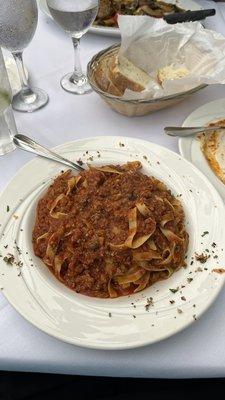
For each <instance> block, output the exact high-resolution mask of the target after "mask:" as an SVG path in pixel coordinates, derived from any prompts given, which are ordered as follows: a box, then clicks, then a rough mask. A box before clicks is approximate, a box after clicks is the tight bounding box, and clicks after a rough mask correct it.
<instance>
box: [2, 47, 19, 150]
mask: <svg viewBox="0 0 225 400" xmlns="http://www.w3.org/2000/svg"><path fill="white" fill-rule="evenodd" d="M11 101H12V92H11V87H10V84H9V79H8V75H7V71H6V68H5V63H4V59H3V55H2V51H1V47H0V155H4V154H7V153H9V152H10V151H12V150H14V149H15V145H14V143H13V136H14V135H15V134H16V133H17V129H16V123H15V119H14V116H13V111H12V107H11Z"/></svg>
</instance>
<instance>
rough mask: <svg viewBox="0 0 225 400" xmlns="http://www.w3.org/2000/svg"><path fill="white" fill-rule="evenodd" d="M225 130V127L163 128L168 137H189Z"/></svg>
mask: <svg viewBox="0 0 225 400" xmlns="http://www.w3.org/2000/svg"><path fill="white" fill-rule="evenodd" d="M220 129H221V130H225V126H195V127H192V126H190V127H189V126H188V127H179V126H166V127H165V128H164V132H165V133H166V134H167V135H170V136H180V137H185V136H191V135H196V134H197V133H203V132H205V133H207V132H212V131H215V130H220Z"/></svg>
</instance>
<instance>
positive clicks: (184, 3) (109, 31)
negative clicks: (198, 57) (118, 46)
mask: <svg viewBox="0 0 225 400" xmlns="http://www.w3.org/2000/svg"><path fill="white" fill-rule="evenodd" d="M163 1H164V2H165V3H172V4H176V5H177V6H178V7H181V8H183V9H184V10H190V11H197V10H202V9H203V7H201V6H200V5H199V4H197V3H196V2H195V1H194V0H163ZM38 4H39V7H40V10H41V11H42V12H43V13H44V14H46V15H47V16H48V17H49V18H51V19H52V16H51V14H50V12H49V9H48V6H47V2H46V0H38ZM89 32H92V33H96V34H98V35H103V36H105V35H107V36H116V37H118V36H120V31H119V28H111V27H104V26H92V27H91V28H90V29H89Z"/></svg>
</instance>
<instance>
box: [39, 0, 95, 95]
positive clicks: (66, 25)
mask: <svg viewBox="0 0 225 400" xmlns="http://www.w3.org/2000/svg"><path fill="white" fill-rule="evenodd" d="M47 4H48V8H49V11H50V13H51V15H52V17H53V18H54V20H55V21H56V22H57V23H58V25H60V27H61V28H62V29H64V30H65V31H66V32H67V33H68V34H69V35H70V37H71V39H72V42H73V47H74V53H75V64H74V71H73V72H72V73H69V74H67V75H65V76H64V77H63V78H62V79H61V86H62V88H63V89H65V90H66V91H68V92H71V93H74V94H85V93H89V92H91V91H92V89H91V86H90V85H89V83H88V79H87V77H86V75H85V74H84V73H83V72H82V69H81V63H80V57H79V43H80V39H81V37H82V36H83V35H84V34H85V33H86V32H87V30H88V28H89V27H90V25H91V24H92V23H93V22H94V20H95V18H96V15H97V12H98V6H99V0H47Z"/></svg>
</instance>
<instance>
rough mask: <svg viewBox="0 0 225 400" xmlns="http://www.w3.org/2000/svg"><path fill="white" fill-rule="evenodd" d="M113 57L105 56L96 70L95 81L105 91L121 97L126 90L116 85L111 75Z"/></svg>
mask: <svg viewBox="0 0 225 400" xmlns="http://www.w3.org/2000/svg"><path fill="white" fill-rule="evenodd" d="M112 61H113V59H112V58H111V57H104V58H103V59H102V60H101V61H100V63H99V65H98V68H97V70H96V72H95V82H96V83H97V85H98V86H99V88H100V89H101V90H103V92H106V93H110V94H113V95H114V96H119V97H121V96H122V95H123V93H124V92H122V91H121V90H120V89H119V88H117V87H116V85H114V83H113V82H112V81H111V79H110V77H109V70H110V64H111V63H112Z"/></svg>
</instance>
